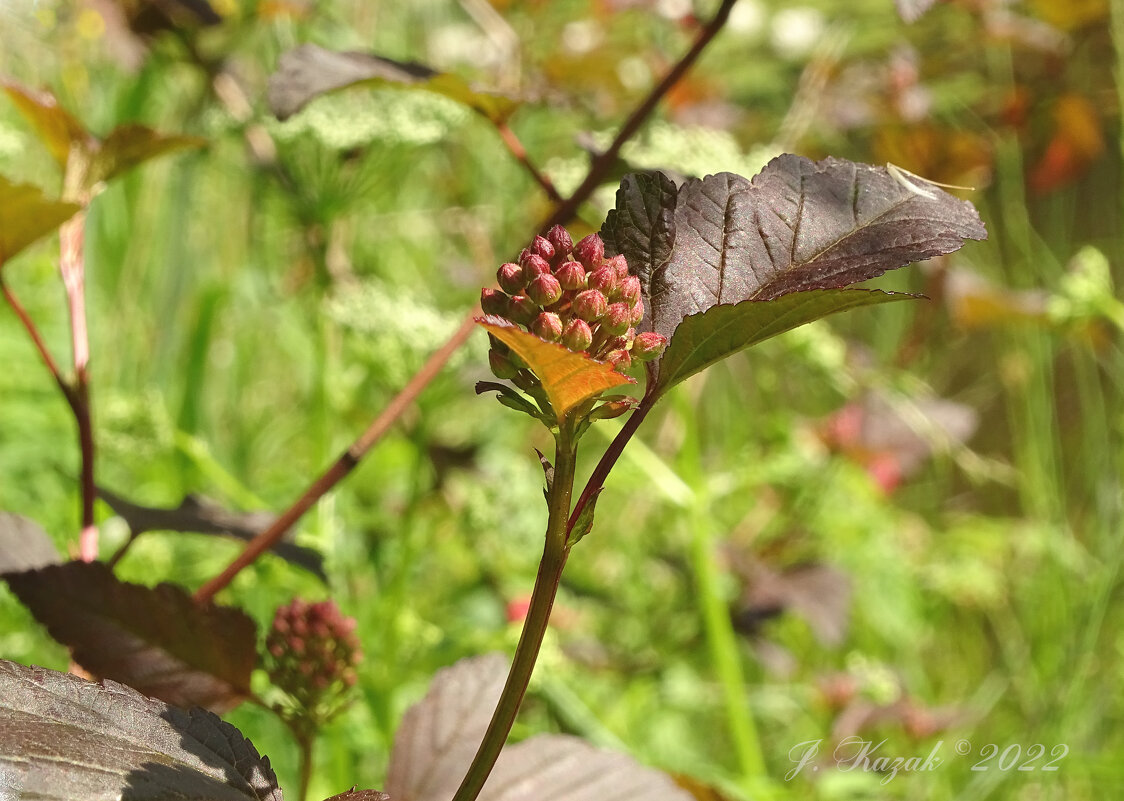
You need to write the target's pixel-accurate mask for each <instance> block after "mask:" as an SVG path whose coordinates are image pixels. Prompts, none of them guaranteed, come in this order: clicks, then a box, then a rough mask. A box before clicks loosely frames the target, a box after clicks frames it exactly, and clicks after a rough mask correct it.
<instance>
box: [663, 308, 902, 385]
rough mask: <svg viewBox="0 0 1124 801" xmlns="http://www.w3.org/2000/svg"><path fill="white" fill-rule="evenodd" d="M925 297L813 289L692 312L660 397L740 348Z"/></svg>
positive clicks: (668, 362)
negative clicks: (846, 314)
mask: <svg viewBox="0 0 1124 801" xmlns="http://www.w3.org/2000/svg"><path fill="white" fill-rule="evenodd" d="M920 297H921V296H920V295H910V294H907V293H904V292H900V293H899V292H882V291H881V290H868V289H814V290H810V291H807V292H794V293H792V294H790V295H783V296H781V297H779V298H777V299H776V300H769V301H761V300H744V301H742V302H741V303H735V304H721V305H718V306H711V307H710V308H709V309H707V310H706V311H705V312H700V313H698V314H692V315H688V316H687V317H685V318H684V319H683V322H681V323H680V324H679V327H678V328H676V330H675V336H674V337H673V338H672V340H671V343H670V344H669V345H668V346H667V350H666V351H664V354H663V357H662V358H661V360H660V369H659V377H658V378H657V383H656V391H655V392H656V395H657V396H658V395H662V394H663V393H665V392H666V391H667V390H668V389H670V388H671V387H673V386H675V385H676V384H678V383H679V382H680V381H682V380H684V379H685V378H689V377H690V376H692V375H694V374H695V373H697V372H699V371H701V370H703V369H705V368H706V367H709V366H710V365H712V364H714V363H715V362H718V361H721V360H722V359H725V358H726V357H727V356H730V355H731V354H734V353H737V352H738V351H739V350H743V349H744V348H748V347H751V346H753V345H756V344H757V343H759V342H764V341H765V340H766V339H769V338H771V337H775V336H777V334H783V333H784V332H785V331H789V330H791V329H793V328H797V327H799V326H802V325H804V324H805V323H810V322H812V321H813V320H819V319H820V318H822V317H827V316H828V315H830V314H835V313H837V312H841V311H846V310H848V309H855V308H858V307H859V306H873V305H876V304H880V303H891V302H893V301H898V300H914V299H917V298H920Z"/></svg>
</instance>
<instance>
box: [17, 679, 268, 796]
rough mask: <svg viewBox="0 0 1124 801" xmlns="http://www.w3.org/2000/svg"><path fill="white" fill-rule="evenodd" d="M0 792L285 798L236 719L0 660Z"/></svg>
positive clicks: (20, 793) (109, 682)
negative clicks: (188, 708)
mask: <svg viewBox="0 0 1124 801" xmlns="http://www.w3.org/2000/svg"><path fill="white" fill-rule="evenodd" d="M0 798H4V799H9V798H11V799H17V798H23V799H31V798H35V799H39V801H76V800H77V799H82V800H83V801H103V799H138V800H139V799H150V801H154V800H155V799H165V800H168V799H176V801H281V790H280V789H278V787H277V777H276V776H275V775H274V773H273V770H272V769H271V768H270V766H269V760H268V759H266V758H265V757H262V756H260V755H259V754H258V751H257V749H256V748H254V746H253V744H252V743H251V742H250V741H249V740H247V739H246V738H245V737H243V736H242V733H241V732H239V731H238V729H236V728H234V726H232V725H230V724H229V723H226V722H225V721H223V720H222V719H220V718H218V717H216V716H215V715H213V714H211V713H210V712H207V711H205V710H202V709H192V710H191V711H185V710H182V709H177V708H176V707H174V706H169V705H167V704H163V703H161V702H159V701H154V700H152V699H150V698H145V697H144V696H142V695H140V694H139V693H137V692H136V691H135V690H133V689H131V688H129V687H125V686H122V685H120V684H117V683H115V682H112V681H105V682H101V683H98V684H95V683H94V682H90V681H86V680H85V679H82V678H79V677H78V676H73V675H70V674H68V673H59V672H57V671H54V670H47V669H46V668H41V667H25V666H24V665H20V664H17V663H15V662H9V661H7V660H0Z"/></svg>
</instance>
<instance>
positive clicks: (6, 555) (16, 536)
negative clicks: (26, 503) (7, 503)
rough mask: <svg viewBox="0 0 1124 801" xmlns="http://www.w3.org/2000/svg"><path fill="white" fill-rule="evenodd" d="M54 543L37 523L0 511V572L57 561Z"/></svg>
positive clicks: (29, 567) (11, 571)
mask: <svg viewBox="0 0 1124 801" xmlns="http://www.w3.org/2000/svg"><path fill="white" fill-rule="evenodd" d="M59 561H60V557H59V552H58V549H57V548H55V543H54V542H53V541H52V540H51V538H50V537H49V536H48V535H47V532H46V531H44V530H43V529H42V528H41V527H40V526H39V524H38V523H36V522H35V521H34V520H30V519H28V518H26V517H22V516H20V515H14V514H12V513H11V512H0V574H3V573H16V572H19V571H21V570H34V569H35V568H38V567H46V566H47V565H54V564H58V563H59Z"/></svg>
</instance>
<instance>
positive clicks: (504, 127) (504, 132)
mask: <svg viewBox="0 0 1124 801" xmlns="http://www.w3.org/2000/svg"><path fill="white" fill-rule="evenodd" d="M495 125H496V132H497V133H499V135H500V140H501V141H502V142H503V143H504V146H505V147H507V149H508V152H510V153H511V155H512V157H514V159H515V160H516V161H518V162H519V163H520V164H522V165H523V169H525V170H526V171H527V174H528V175H530V176H531V178H533V179H534V181H535V183H537V184H538V185H539V187H540V188H541V189H542V191H543V192H545V193H546V196H547V197H548V198H550V200H551V202H552V203H562V202H563V199H562V196H561V195H560V194H558V190H557V189H556V188H555V187H554V183H553V182H552V181H551V180H550V178H549V177H547V175H546V174H545V173H543V172H542V171H541V170H539V168H538V167H536V166H535V165H534V164H533V163H532V162H531V160H530V158H529V157H528V156H527V148H525V147H523V143H522V142H521V141H519V137H518V136H516V135H515V131H513V130H511V127H510V126H509V125H508V124H507V123H506V122H497V123H495Z"/></svg>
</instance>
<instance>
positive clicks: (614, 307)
mask: <svg viewBox="0 0 1124 801" xmlns="http://www.w3.org/2000/svg"><path fill="white" fill-rule="evenodd" d="M631 322H632V310H631V309H629V308H628V306H626V305H625V304H623V303H610V304H609V310H608V311H606V312H605V316H604V317H602V318H601V329H602V330H603V331H604V332H605V333H606V334H612V335H613V336H620V335H621V334H623V333H624V332H625V331H627V330H628V326H629V324H630V323H631Z"/></svg>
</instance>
